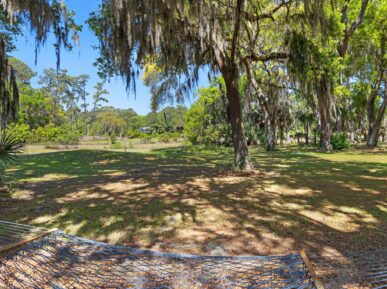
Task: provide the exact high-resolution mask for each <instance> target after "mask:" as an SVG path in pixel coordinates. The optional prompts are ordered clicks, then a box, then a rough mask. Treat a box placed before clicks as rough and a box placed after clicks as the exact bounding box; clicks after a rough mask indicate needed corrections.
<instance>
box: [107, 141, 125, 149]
mask: <svg viewBox="0 0 387 289" xmlns="http://www.w3.org/2000/svg"><path fill="white" fill-rule="evenodd" d="M110 148H111V149H113V150H122V149H124V146H123V145H122V143H121V142H119V141H116V142H115V143H113V144H112V145H111V146H110Z"/></svg>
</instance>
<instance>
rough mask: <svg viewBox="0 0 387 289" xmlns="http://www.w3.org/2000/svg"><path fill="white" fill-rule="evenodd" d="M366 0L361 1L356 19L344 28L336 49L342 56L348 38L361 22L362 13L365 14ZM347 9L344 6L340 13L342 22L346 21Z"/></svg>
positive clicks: (346, 46) (345, 49)
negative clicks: (342, 36) (341, 38)
mask: <svg viewBox="0 0 387 289" xmlns="http://www.w3.org/2000/svg"><path fill="white" fill-rule="evenodd" d="M368 1H369V0H363V1H362V3H361V7H360V11H359V13H358V15H357V18H356V20H355V21H353V22H352V24H351V26H350V27H349V29H348V30H347V29H346V30H345V32H344V38H343V40H342V41H341V43H340V44H339V47H338V49H337V50H338V52H339V56H341V57H343V56H344V55H345V54H346V53H347V49H348V43H349V39H350V38H351V36H352V35H353V33H355V31H356V29H357V28H358V27H359V25H360V24H361V23H362V22H363V19H364V15H365V12H366V9H367V5H368ZM347 10H348V7H346V8H344V9H343V10H342V12H341V13H342V20H341V21H342V22H346V21H347Z"/></svg>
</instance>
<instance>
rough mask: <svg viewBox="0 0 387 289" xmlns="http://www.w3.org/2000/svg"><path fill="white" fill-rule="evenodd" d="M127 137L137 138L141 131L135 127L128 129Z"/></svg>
mask: <svg viewBox="0 0 387 289" xmlns="http://www.w3.org/2000/svg"><path fill="white" fill-rule="evenodd" d="M126 135H127V137H128V138H138V137H141V132H140V131H138V130H135V129H131V128H130V129H128V132H127V133H126Z"/></svg>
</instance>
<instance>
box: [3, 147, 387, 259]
mask: <svg viewBox="0 0 387 289" xmlns="http://www.w3.org/2000/svg"><path fill="white" fill-rule="evenodd" d="M231 159H232V155H231V154H230V153H229V152H228V150H221V152H220V153H219V152H217V151H215V150H210V151H208V150H203V151H192V150H190V149H186V148H174V149H163V150H158V151H154V152H151V153H118V152H110V151H109V152H107V151H88V150H80V151H71V152H58V153H48V154H41V155H30V156H25V157H24V158H23V159H22V161H21V162H20V163H19V164H17V165H16V166H14V167H13V168H12V169H11V170H10V171H9V174H10V175H12V176H14V177H15V178H16V179H18V180H20V182H21V183H23V184H22V186H21V187H22V189H21V190H20V191H19V192H16V193H15V194H14V196H13V200H11V202H7V203H6V204H2V205H1V207H2V208H1V212H0V219H6V220H10V221H17V222H22V223H31V224H38V225H42V226H48V227H59V228H60V229H62V230H65V231H67V232H69V233H73V234H77V235H80V236H84V237H87V238H91V239H97V240H101V241H106V242H109V243H114V244H123V245H130V246H135V247H141V248H150V249H155V250H163V251H175V252H187V253H198V254H209V253H211V250H213V249H214V248H218V249H219V247H220V248H221V249H224V251H225V253H226V254H232V255H239V254H247V255H256V254H264V255H266V254H283V253H287V252H290V251H296V250H299V249H301V248H306V249H309V250H313V251H316V252H319V253H324V252H327V251H334V252H339V253H340V252H345V250H357V249H366V248H367V249H369V248H371V249H374V248H380V247H387V244H386V239H387V238H386V233H385V232H386V231H387V213H386V211H387V204H386V196H387V192H386V187H387V186H386V183H387V179H386V178H387V165H386V164H385V163H382V162H380V163H379V162H359V161H357V162H356V161H354V162H341V161H332V160H326V159H323V158H320V157H318V156H315V155H310V154H307V153H305V152H303V151H296V150H294V149H292V150H286V151H280V152H275V153H264V152H261V151H256V152H255V153H254V154H253V159H254V162H255V163H256V167H257V168H258V169H259V170H262V171H271V172H273V174H257V175H252V176H237V175H235V176H234V175H228V174H225V173H224V171H223V169H224V167H225V165H226V164H227V162H229V161H230V160H231Z"/></svg>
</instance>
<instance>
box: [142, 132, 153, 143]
mask: <svg viewBox="0 0 387 289" xmlns="http://www.w3.org/2000/svg"><path fill="white" fill-rule="evenodd" d="M152 140H153V136H152V135H147V134H144V135H141V136H140V143H142V144H150V143H152Z"/></svg>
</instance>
